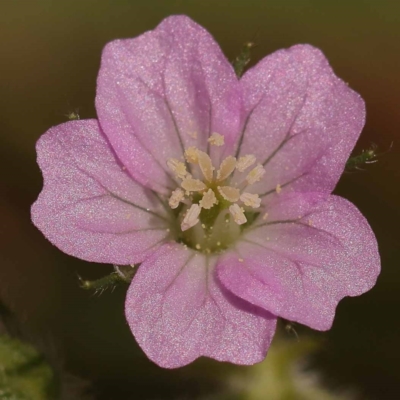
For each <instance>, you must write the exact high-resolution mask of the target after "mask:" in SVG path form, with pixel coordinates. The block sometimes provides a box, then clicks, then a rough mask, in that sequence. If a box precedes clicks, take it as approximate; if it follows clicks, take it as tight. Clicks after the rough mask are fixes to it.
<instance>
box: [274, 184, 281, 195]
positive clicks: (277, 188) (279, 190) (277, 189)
mask: <svg viewBox="0 0 400 400" xmlns="http://www.w3.org/2000/svg"><path fill="white" fill-rule="evenodd" d="M275 190H276V193H278V194H279V193H280V192H282V186H281V185H279V184H278V185H276V188H275Z"/></svg>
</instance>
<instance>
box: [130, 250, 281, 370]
mask: <svg viewBox="0 0 400 400" xmlns="http://www.w3.org/2000/svg"><path fill="white" fill-rule="evenodd" d="M214 264H215V257H214V258H213V259H208V258H207V257H206V256H204V255H202V254H200V253H198V252H195V251H192V250H189V249H185V248H184V247H183V246H182V245H180V244H166V245H164V246H163V247H162V248H160V249H159V250H158V251H157V252H156V253H155V254H154V255H153V256H152V257H151V258H148V259H147V260H145V261H144V262H143V263H142V264H141V266H140V268H139V270H138V272H137V274H136V275H135V277H134V279H133V281H132V283H131V286H130V288H129V291H128V294H127V298H126V308H125V312H126V318H127V320H128V323H129V326H130V328H131V330H132V333H133V334H134V336H135V338H136V340H137V342H138V343H139V345H140V346H141V347H142V349H143V350H144V352H145V353H146V354H147V356H148V357H149V358H150V359H151V360H152V361H154V362H155V363H157V364H158V365H160V366H162V367H166V368H176V367H181V366H183V365H186V364H189V363H190V362H192V361H193V360H195V359H196V358H198V357H200V356H207V357H211V358H214V359H217V360H220V361H230V362H233V363H236V364H253V363H255V362H259V361H261V360H262V359H263V358H264V357H265V354H266V352H267V349H268V347H269V345H270V343H271V340H272V336H273V334H274V331H275V325H276V318H275V317H273V316H272V315H270V314H269V313H267V312H264V311H263V310H261V309H259V308H258V307H254V306H252V305H251V304H249V303H247V302H244V301H243V300H241V299H238V298H237V297H235V296H233V295H232V294H231V293H229V292H228V291H227V290H226V289H225V288H223V287H222V286H221V285H220V283H219V282H218V281H217V280H216V278H215V275H214Z"/></svg>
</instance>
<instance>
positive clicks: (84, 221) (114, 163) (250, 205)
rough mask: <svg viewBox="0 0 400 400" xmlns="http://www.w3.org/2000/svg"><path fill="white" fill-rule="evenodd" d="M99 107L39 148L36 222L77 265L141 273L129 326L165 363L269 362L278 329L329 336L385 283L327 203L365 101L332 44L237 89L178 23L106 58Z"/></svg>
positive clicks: (210, 51) (359, 232)
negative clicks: (335, 66)
mask: <svg viewBox="0 0 400 400" xmlns="http://www.w3.org/2000/svg"><path fill="white" fill-rule="evenodd" d="M96 108H97V112H98V121H97V120H82V121H71V122H67V123H65V124H62V125H59V126H56V127H53V128H51V129H50V130H49V131H48V132H47V133H46V134H45V135H43V136H42V137H41V138H40V140H39V141H38V144H37V152H38V163H39V165H40V168H41V169H42V171H43V175H44V188H43V191H42V193H41V194H40V196H39V198H38V200H37V202H36V203H35V204H34V205H33V207H32V219H33V222H34V224H35V225H36V226H37V227H38V228H39V229H40V230H41V231H42V232H43V233H44V235H45V236H46V237H47V238H48V239H49V240H50V241H51V242H52V243H53V244H55V245H56V246H57V247H59V248H60V249H61V250H62V251H64V252H66V253H68V254H71V255H73V256H75V257H79V258H82V259H84V260H88V261H94V262H101V263H113V264H126V265H128V264H137V263H141V265H140V267H139V270H138V272H137V274H136V275H135V277H134V279H133V281H132V283H131V286H130V288H129V291H128V294H127V298H126V318H127V320H128V323H129V326H130V328H131V330H132V333H133V334H134V336H135V338H136V340H137V342H138V343H139V345H140V346H141V347H142V349H143V350H144V351H145V353H146V354H147V355H148V357H149V358H150V359H151V360H153V361H154V362H156V363H157V364H159V365H160V366H163V367H167V368H174V367H179V366H183V365H185V364H188V363H190V362H192V361H193V360H195V359H196V358H197V357H199V356H207V357H212V358H215V359H217V360H221V361H230V362H233V363H237V364H253V363H256V362H259V361H261V360H262V359H263V358H264V357H265V355H266V352H267V350H268V347H269V345H270V343H271V340H272V337H273V335H274V331H275V325H276V319H277V317H283V318H285V319H288V320H291V321H296V322H299V323H302V324H306V325H308V326H310V327H311V328H314V329H318V330H326V329H329V328H330V327H331V325H332V321H333V318H334V314H335V308H336V305H337V303H338V302H339V300H340V299H342V298H343V297H345V296H357V295H360V294H362V293H364V292H366V291H367V290H369V289H370V288H371V287H372V286H373V285H374V283H375V281H376V278H377V275H378V274H379V269H380V262H379V254H378V249H377V244H376V240H375V237H374V235H373V233H372V231H371V229H370V227H369V226H368V224H367V222H366V220H365V219H364V217H363V216H362V215H361V214H360V212H359V211H358V210H357V209H356V208H355V207H354V206H353V205H352V204H351V203H349V202H348V201H346V200H345V199H343V198H340V197H337V196H334V195H331V192H332V191H333V189H334V188H335V185H336V183H337V182H338V179H339V177H340V175H341V173H342V172H343V168H344V165H345V162H346V160H347V159H348V157H349V155H350V152H351V150H352V149H353V146H354V144H355V143H356V141H357V138H358V136H359V134H360V131H361V129H362V127H363V124H364V116H365V111H364V103H363V100H362V99H361V97H360V96H359V95H358V94H357V93H355V92H354V91H352V90H351V89H350V88H349V87H348V86H347V85H346V84H345V83H344V82H343V81H341V80H340V79H339V78H337V77H336V76H335V75H334V74H333V72H332V69H331V68H330V66H329V64H328V62H327V60H326V59H325V57H324V56H323V54H322V53H321V52H320V51H319V50H317V49H315V48H313V47H311V46H309V45H298V46H294V47H291V48H290V49H287V50H280V51H277V52H276V53H274V54H272V55H270V56H268V57H266V58H264V59H263V60H262V61H260V62H259V63H258V64H257V65H256V66H255V67H254V68H252V69H250V70H249V71H248V72H247V73H245V75H244V76H243V77H242V78H241V79H240V80H238V79H237V77H236V76H235V74H234V71H233V68H232V66H231V65H230V64H229V62H228V61H227V59H226V58H225V57H224V55H223V54H222V52H221V50H220V49H219V47H218V45H217V44H216V43H215V41H214V40H213V38H212V37H211V36H210V35H209V34H208V33H207V32H206V31H205V30H204V29H203V28H201V27H200V26H198V25H197V24H196V23H194V22H193V21H191V20H190V19H189V18H187V17H184V16H173V17H170V18H167V19H165V20H164V21H163V22H162V23H161V24H160V25H159V26H158V27H157V28H156V29H155V30H153V31H150V32H146V33H144V34H143V35H141V36H139V37H137V38H135V39H127V40H116V41H114V42H111V43H109V44H108V45H107V46H106V48H105V49H104V52H103V56H102V62H101V69H100V73H99V77H98V85H97V96H96Z"/></svg>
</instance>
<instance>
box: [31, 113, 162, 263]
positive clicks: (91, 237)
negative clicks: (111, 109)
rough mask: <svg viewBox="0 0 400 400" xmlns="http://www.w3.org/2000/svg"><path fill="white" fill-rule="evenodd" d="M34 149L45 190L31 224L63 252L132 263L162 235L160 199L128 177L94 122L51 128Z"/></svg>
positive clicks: (86, 258)
mask: <svg viewBox="0 0 400 400" xmlns="http://www.w3.org/2000/svg"><path fill="white" fill-rule="evenodd" d="M36 149H37V154H38V163H39V166H40V168H41V169H42V172H43V178H44V187H43V191H42V192H41V194H40V196H39V198H38V200H37V201H36V203H35V204H33V206H32V220H33V223H34V224H35V225H36V226H37V227H38V228H39V229H40V230H41V231H42V232H43V234H44V235H45V236H46V237H47V238H48V239H49V240H50V241H51V242H52V243H53V244H55V245H56V246H57V247H59V248H60V249H61V250H62V251H64V252H65V253H68V254H70V255H73V256H75V257H79V258H82V259H84V260H88V261H95V262H104V263H115V264H132V263H136V262H140V261H142V259H143V258H144V257H145V255H146V254H147V253H148V252H149V251H154V246H157V245H158V244H159V243H160V242H161V241H162V240H163V239H164V238H165V237H166V236H167V234H168V233H167V228H168V225H167V222H168V220H167V218H166V215H165V211H163V208H162V206H161V204H160V202H159V200H158V199H157V198H156V196H155V195H154V193H152V192H151V190H148V189H144V188H143V187H142V186H140V185H138V184H137V183H136V182H134V181H133V180H132V178H130V177H129V175H128V174H127V172H126V171H125V170H124V167H123V166H122V165H121V164H119V162H118V161H117V159H116V158H115V156H114V154H113V152H112V149H111V147H110V145H109V144H108V143H107V141H106V139H105V138H104V136H103V134H102V133H101V131H100V128H99V125H98V123H97V121H96V120H86V121H71V122H67V123H65V124H62V125H59V126H56V127H53V128H51V129H50V130H49V131H48V132H47V133H46V134H44V135H43V136H42V137H41V138H40V139H39V141H38V143H37V147H36Z"/></svg>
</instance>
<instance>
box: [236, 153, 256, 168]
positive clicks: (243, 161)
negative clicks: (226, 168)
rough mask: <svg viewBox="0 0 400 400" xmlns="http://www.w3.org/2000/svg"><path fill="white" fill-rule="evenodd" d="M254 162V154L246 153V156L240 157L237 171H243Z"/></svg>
mask: <svg viewBox="0 0 400 400" xmlns="http://www.w3.org/2000/svg"><path fill="white" fill-rule="evenodd" d="M255 162H256V156H253V154H248V155H247V156H243V157H240V158H239V160H238V162H237V164H236V169H237V170H238V171H239V172H244V171H245V170H246V169H247V168H249V167H251V166H252V165H253V164H254V163H255Z"/></svg>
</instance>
